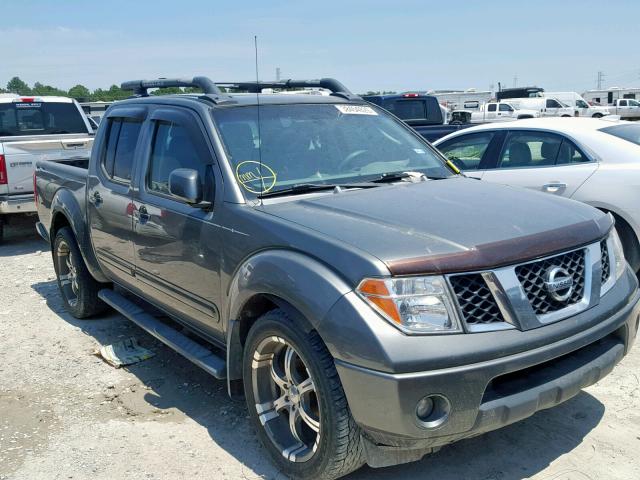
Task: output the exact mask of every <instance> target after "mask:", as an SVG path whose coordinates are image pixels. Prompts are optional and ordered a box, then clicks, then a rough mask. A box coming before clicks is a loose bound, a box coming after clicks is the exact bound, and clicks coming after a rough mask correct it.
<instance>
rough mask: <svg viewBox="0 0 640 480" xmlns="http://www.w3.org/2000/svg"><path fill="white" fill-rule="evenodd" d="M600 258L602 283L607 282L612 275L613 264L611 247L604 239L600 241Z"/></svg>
mask: <svg viewBox="0 0 640 480" xmlns="http://www.w3.org/2000/svg"><path fill="white" fill-rule="evenodd" d="M600 258H601V261H602V285H604V284H605V283H607V280H609V276H611V264H610V263H609V248H608V247H607V241H606V240H602V241H601V242H600Z"/></svg>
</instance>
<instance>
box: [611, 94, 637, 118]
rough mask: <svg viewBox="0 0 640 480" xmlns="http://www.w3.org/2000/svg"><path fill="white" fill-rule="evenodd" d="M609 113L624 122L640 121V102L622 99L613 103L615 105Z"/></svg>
mask: <svg viewBox="0 0 640 480" xmlns="http://www.w3.org/2000/svg"><path fill="white" fill-rule="evenodd" d="M609 111H610V112H611V113H612V114H613V115H618V116H619V117H620V118H622V119H623V120H637V119H640V102H639V101H638V100H632V99H626V98H621V99H619V100H615V101H614V102H613V105H612V106H610V107H609Z"/></svg>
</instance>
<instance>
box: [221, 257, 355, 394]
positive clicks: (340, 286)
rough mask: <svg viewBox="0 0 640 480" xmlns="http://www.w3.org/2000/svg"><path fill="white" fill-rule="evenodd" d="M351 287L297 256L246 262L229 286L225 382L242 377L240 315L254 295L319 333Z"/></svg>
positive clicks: (331, 272)
mask: <svg viewBox="0 0 640 480" xmlns="http://www.w3.org/2000/svg"><path fill="white" fill-rule="evenodd" d="M352 290H353V288H352V287H351V286H350V285H349V284H348V282H347V281H346V280H345V279H344V278H343V277H341V276H340V275H339V274H338V273H336V271H335V270H333V269H332V268H330V267H329V266H328V265H326V264H324V263H322V262H320V261H318V260H317V259H315V258H312V257H310V256H308V255H304V254H302V253H300V252H296V251H293V250H285V249H274V250H264V251H261V252H259V253H256V254H254V255H252V256H251V257H249V258H247V259H245V260H244V261H243V262H242V263H241V264H240V266H239V267H238V268H237V269H236V271H235V272H234V274H233V277H232V279H231V281H230V283H229V291H228V295H227V306H226V309H225V310H226V312H225V313H226V314H227V315H226V318H227V325H226V331H227V336H226V347H227V379H228V381H229V382H231V381H233V380H239V379H241V378H242V354H243V349H244V345H243V343H242V338H241V328H240V326H241V323H242V321H243V318H242V312H243V309H244V307H245V306H246V305H247V303H248V302H249V301H250V300H251V299H252V298H254V297H256V296H260V295H261V296H266V297H267V298H268V299H269V300H270V301H272V303H274V304H276V305H277V306H278V307H279V308H283V309H285V310H287V313H288V314H289V316H290V317H291V318H292V320H293V321H294V322H296V323H299V325H300V326H301V327H302V328H303V329H304V330H306V331H308V330H311V329H315V330H317V331H318V332H319V333H320V336H322V333H321V330H322V329H321V323H322V320H323V319H324V317H325V316H326V314H327V313H328V312H329V311H330V310H331V308H332V307H333V305H335V303H336V302H337V301H338V300H339V299H340V298H341V297H342V296H344V295H345V294H347V293H348V292H350V291H352Z"/></svg>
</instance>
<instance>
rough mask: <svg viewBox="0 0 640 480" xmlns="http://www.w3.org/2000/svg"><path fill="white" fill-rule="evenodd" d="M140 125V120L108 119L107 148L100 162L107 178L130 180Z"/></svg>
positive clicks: (121, 180)
mask: <svg viewBox="0 0 640 480" xmlns="http://www.w3.org/2000/svg"><path fill="white" fill-rule="evenodd" d="M141 127H142V123H141V122H139V121H134V120H129V119H120V118H114V119H113V120H110V121H109V132H108V134H107V135H108V138H107V142H106V144H107V148H106V150H105V154H104V158H103V162H102V164H103V168H104V171H105V173H106V174H107V175H108V176H109V178H111V179H113V180H116V181H120V182H128V181H130V180H131V171H132V169H133V157H134V154H135V151H136V145H137V144H138V137H139V136H140V129H141Z"/></svg>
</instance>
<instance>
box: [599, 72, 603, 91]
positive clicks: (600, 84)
mask: <svg viewBox="0 0 640 480" xmlns="http://www.w3.org/2000/svg"><path fill="white" fill-rule="evenodd" d="M603 80H604V73H603V72H602V71H600V72H598V90H602V81H603Z"/></svg>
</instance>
